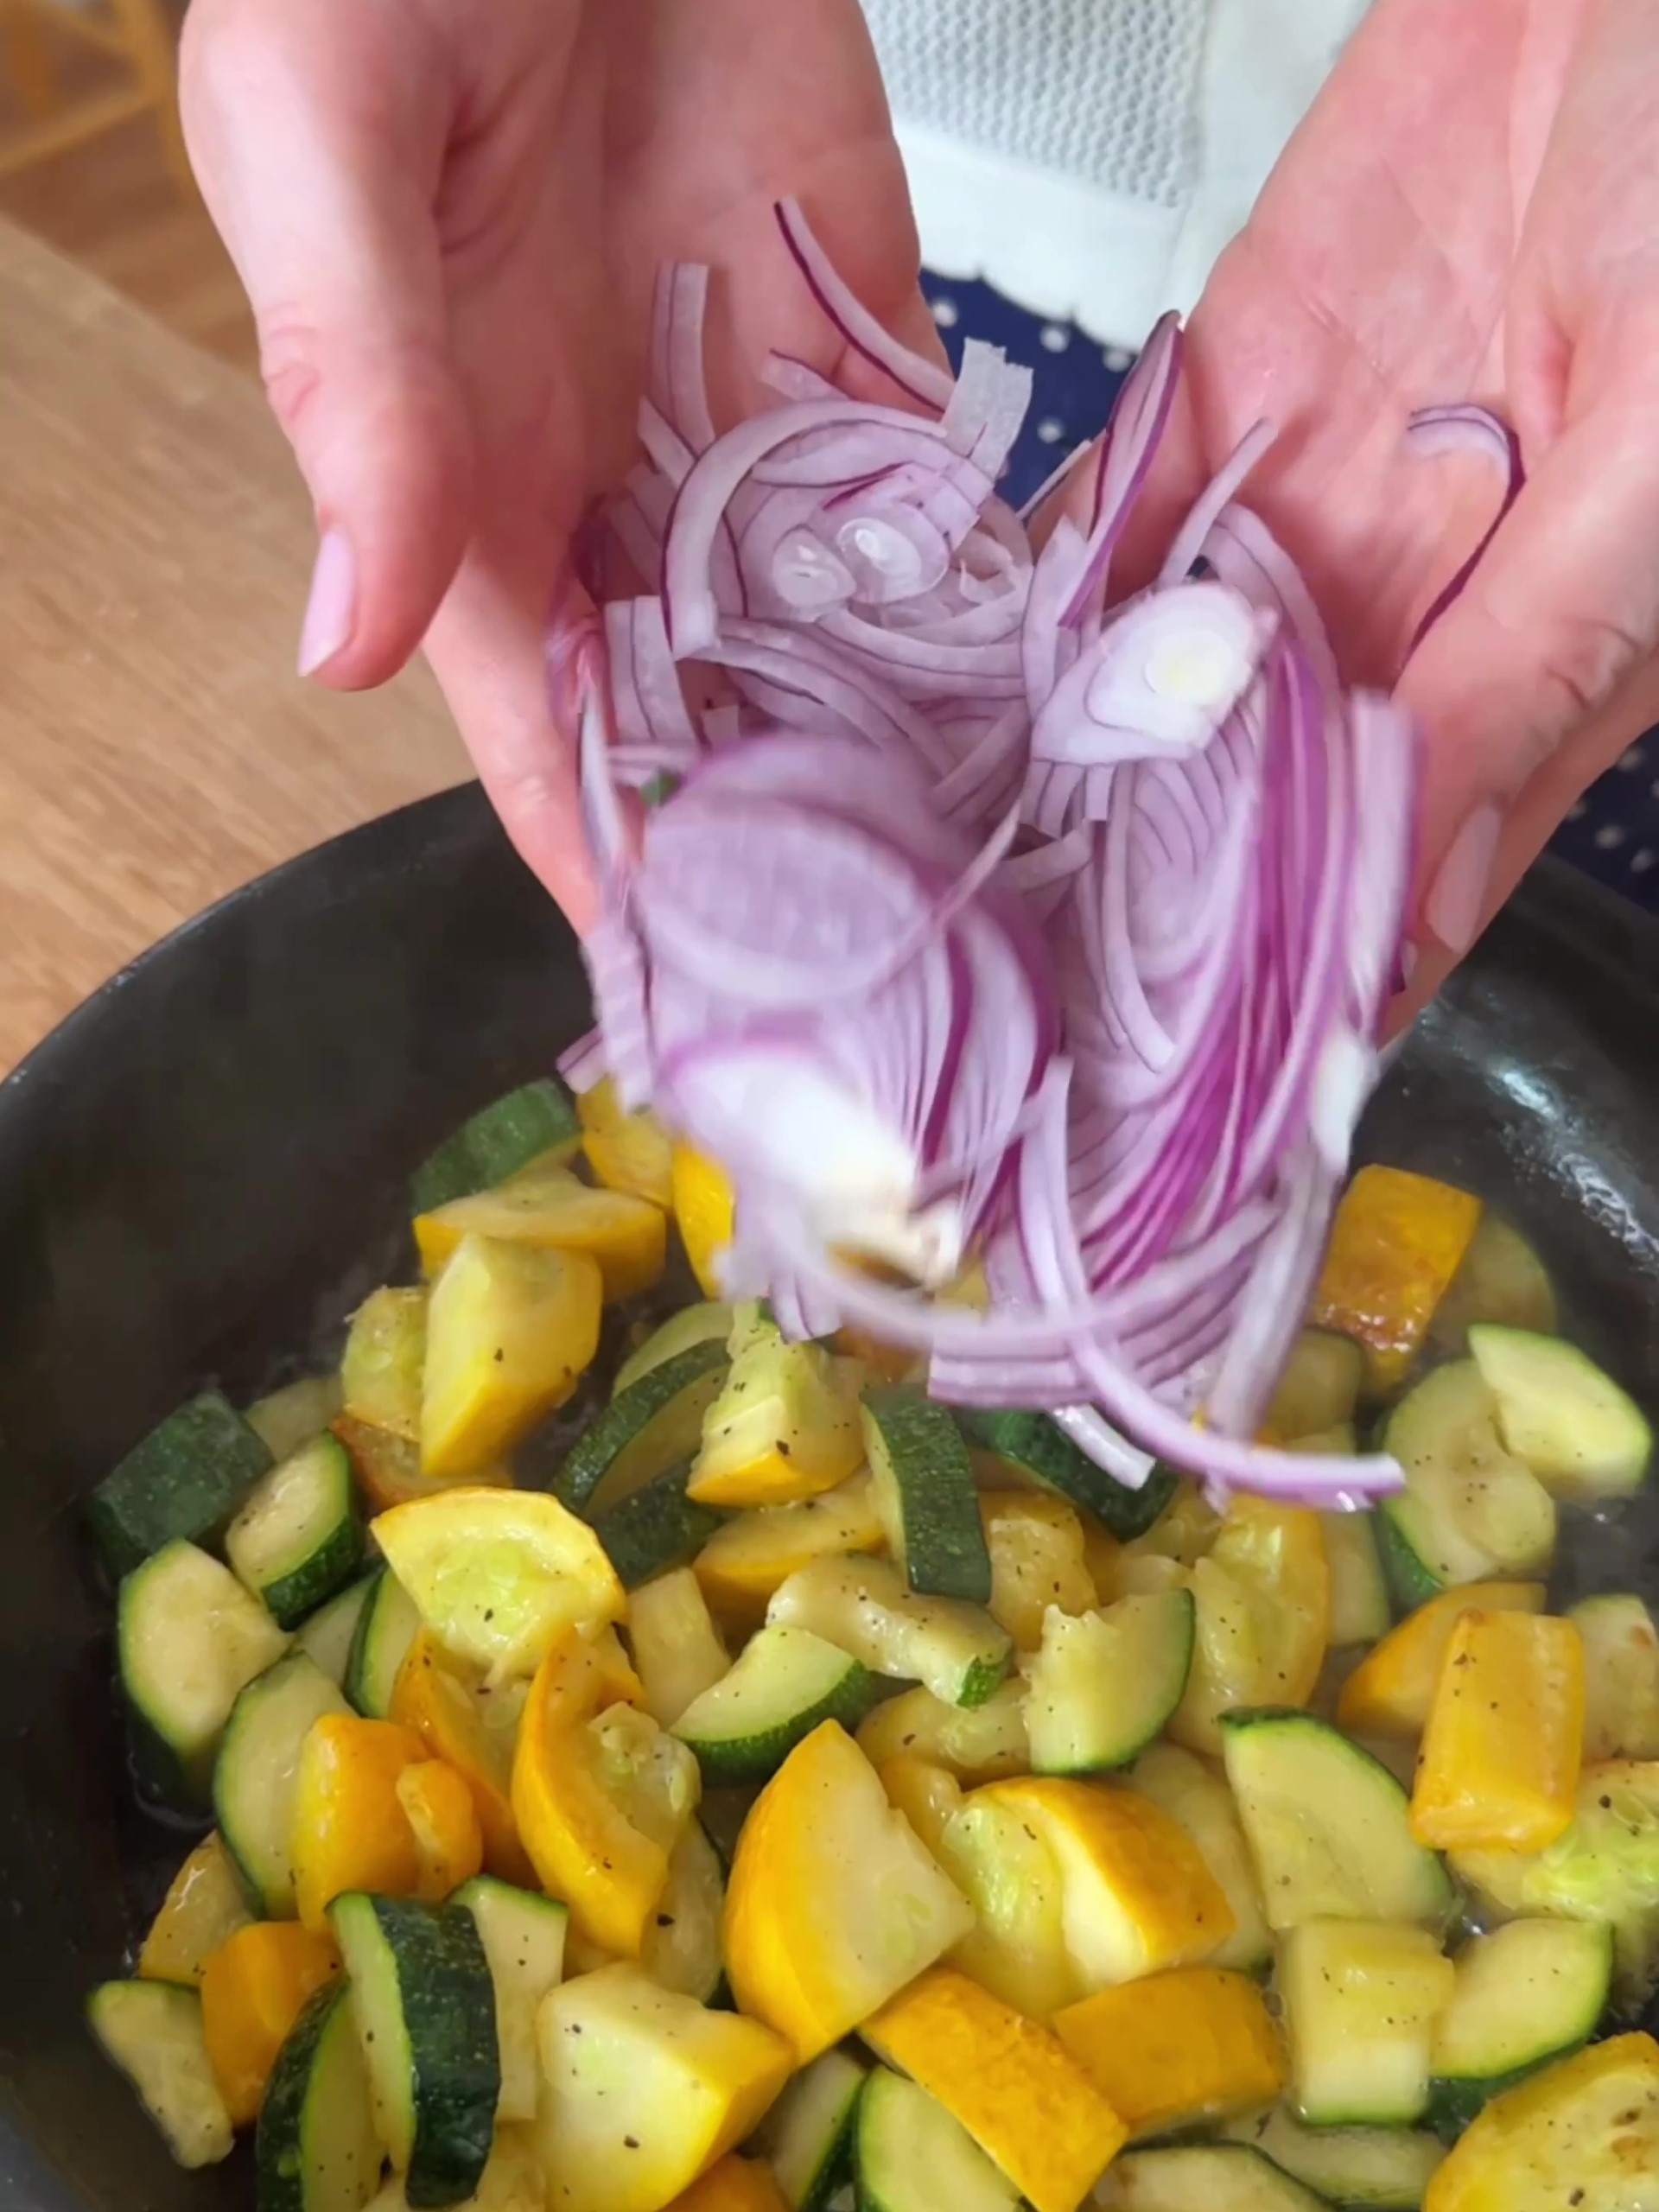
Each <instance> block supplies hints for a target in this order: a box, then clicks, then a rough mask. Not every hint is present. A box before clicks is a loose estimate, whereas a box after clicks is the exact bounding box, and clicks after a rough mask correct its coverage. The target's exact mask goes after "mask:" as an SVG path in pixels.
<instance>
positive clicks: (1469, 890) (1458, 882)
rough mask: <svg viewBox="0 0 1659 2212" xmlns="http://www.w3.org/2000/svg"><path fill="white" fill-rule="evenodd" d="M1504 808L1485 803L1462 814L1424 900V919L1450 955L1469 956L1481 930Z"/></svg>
mask: <svg viewBox="0 0 1659 2212" xmlns="http://www.w3.org/2000/svg"><path fill="white" fill-rule="evenodd" d="M1502 829H1503V808H1502V807H1501V806H1498V805H1496V804H1493V803H1492V802H1491V801H1490V800H1489V801H1488V802H1487V803H1486V804H1484V806H1478V807H1476V808H1474V809H1473V810H1472V811H1471V813H1469V814H1467V815H1465V817H1464V820H1463V823H1462V825H1461V827H1460V828H1459V830H1458V834H1457V836H1455V837H1453V839H1452V842H1451V843H1450V844H1449V845H1448V846H1447V847H1446V857H1445V859H1444V860H1443V861H1441V862H1440V868H1439V869H1438V871H1437V872H1436V874H1435V877H1434V880H1433V883H1431V884H1430V886H1429V887H1428V896H1427V898H1426V899H1424V901H1423V920H1424V922H1425V924H1426V925H1427V927H1428V928H1429V929H1430V930H1432V931H1433V933H1434V935H1435V936H1436V937H1437V938H1439V939H1440V943H1441V944H1443V945H1444V946H1445V947H1446V950H1447V951H1448V952H1458V953H1463V952H1467V950H1469V948H1470V946H1471V944H1473V943H1474V941H1475V933H1476V931H1478V929H1479V927H1480V918H1481V914H1482V912H1483V911H1484V907H1485V905H1486V887H1487V885H1488V884H1489V883H1490V882H1491V875H1492V862H1493V861H1495V860H1496V859H1497V840H1498V835H1499V832H1500V831H1501V830H1502Z"/></svg>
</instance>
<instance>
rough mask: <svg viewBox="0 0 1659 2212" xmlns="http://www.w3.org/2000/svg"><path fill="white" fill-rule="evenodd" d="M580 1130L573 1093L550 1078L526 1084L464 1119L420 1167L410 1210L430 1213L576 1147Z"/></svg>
mask: <svg viewBox="0 0 1659 2212" xmlns="http://www.w3.org/2000/svg"><path fill="white" fill-rule="evenodd" d="M581 1135H582V1128H581V1124H580V1123H579V1122H578V1121H577V1119H576V1109H575V1104H574V1103H573V1102H572V1100H571V1097H570V1094H569V1091H567V1090H565V1088H564V1086H563V1084H560V1083H555V1082H553V1081H552V1080H551V1079H550V1078H546V1079H543V1081H541V1082H539V1083H526V1084H522V1085H521V1086H520V1087H519V1089H518V1090H509V1091H508V1092H507V1093H506V1094H505V1096H504V1097H500V1098H497V1099H494V1100H493V1101H492V1102H491V1103H490V1104H489V1105H487V1106H484V1107H480V1109H479V1111H478V1112H477V1113H476V1114H474V1115H473V1116H471V1117H470V1118H469V1119H468V1120H467V1121H465V1122H462V1123H461V1127H460V1128H458V1129H456V1130H455V1131H454V1134H453V1135H450V1136H448V1137H446V1138H445V1139H444V1141H443V1142H442V1144H441V1145H440V1146H439V1147H438V1148H437V1150H436V1151H435V1152H434V1153H431V1154H429V1155H428V1157H427V1158H426V1160H423V1163H422V1164H421V1166H419V1167H418V1168H417V1169H416V1173H415V1180H414V1185H413V1188H412V1191H411V1193H410V1196H411V1202H412V1210H413V1211H415V1212H416V1213H429V1212H430V1211H432V1209H433V1208H434V1207H435V1206H442V1205H448V1204H449V1203H450V1201H451V1200H452V1199H454V1198H470V1197H471V1195H472V1193H473V1192H474V1191H487V1190H488V1189H489V1188H490V1186H491V1185H493V1184H495V1183H504V1182H505V1180H506V1179H507V1177H508V1176H509V1175H516V1174H517V1173H518V1171H519V1169H520V1168H523V1167H528V1166H530V1164H531V1160H539V1159H541V1158H543V1156H544V1155H545V1154H548V1153H550V1152H554V1151H556V1150H563V1148H565V1147H569V1149H570V1150H572V1151H574V1149H575V1146H576V1144H577V1142H578V1141H579V1140H580V1138H581Z"/></svg>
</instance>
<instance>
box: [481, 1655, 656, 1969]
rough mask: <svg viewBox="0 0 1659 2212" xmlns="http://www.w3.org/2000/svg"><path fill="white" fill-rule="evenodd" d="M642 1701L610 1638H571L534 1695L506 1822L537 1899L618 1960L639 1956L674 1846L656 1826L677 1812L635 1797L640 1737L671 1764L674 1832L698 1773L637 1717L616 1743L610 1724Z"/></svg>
mask: <svg viewBox="0 0 1659 2212" xmlns="http://www.w3.org/2000/svg"><path fill="white" fill-rule="evenodd" d="M642 1694H643V1693H642V1692H641V1690H640V1688H639V1680H638V1677H637V1676H636V1675H634V1674H633V1672H632V1669H631V1668H630V1667H629V1666H628V1664H627V1662H626V1660H625V1659H624V1658H623V1656H622V1652H621V1647H620V1645H619V1644H618V1643H617V1641H616V1637H615V1636H614V1635H613V1634H611V1633H608V1632H607V1634H606V1635H604V1636H603V1637H599V1638H598V1639H597V1640H591V1641H590V1640H589V1639H588V1638H587V1637H583V1636H582V1635H580V1634H579V1633H578V1632H577V1631H575V1630H571V1631H570V1632H569V1634H568V1635H567V1636H566V1637H565V1638H564V1640H563V1643H559V1644H557V1645H556V1646H555V1648H554V1649H552V1650H551V1651H550V1652H549V1654H548V1656H547V1657H546V1658H545V1659H544V1660H543V1662H542V1664H541V1667H540V1668H539V1669H538V1670H537V1675H536V1679H535V1681H533V1682H532V1683H531V1689H530V1696H529V1699H528V1700H527V1701H526V1703H525V1706H524V1719H523V1721H522V1722H521V1723H520V1725H519V1730H518V1750H517V1751H516V1753H515V1754H514V1758H513V1763H512V1809H513V1815H514V1818H515V1819H516V1820H517V1821H518V1834H519V1836H520V1838H521V1839H522V1840H523V1843H524V1848H525V1850H526V1851H527V1852H528V1853H530V1858H531V1864H532V1865H533V1866H534V1867H535V1869H536V1872H537V1876H538V1878H540V1881H541V1885H542V1887H543V1889H545V1890H546V1891H548V1892H549V1894H550V1896H552V1897H561V1898H563V1901H564V1903H565V1904H567V1905H569V1908H570V1916H571V1919H572V1922H573V1923H574V1924H575V1929H576V1930H577V1931H579V1932H580V1934H581V1935H582V1936H584V1937H585V1938H586V1939H587V1940H588V1942H592V1943H596V1944H598V1945H599V1946H600V1947H601V1949H603V1950H605V1951H607V1952H610V1953H611V1954H612V1955H615V1956H619V1957H621V1958H625V1959H635V1958H638V1957H639V1950H640V1946H641V1944H642V1943H643V1942H644V1941H645V1929H646V1926H647V1924H648V1923H649V1921H650V1918H651V1916H652V1913H653V1912H654V1911H655V1910H656V1908H657V1903H658V1898H659V1897H661V1896H662V1894H663V1891H664V1887H665V1886H666V1885H667V1882H668V1862H669V1854H670V1852H671V1850H672V1848H673V1845H674V1842H675V1840H676V1838H675V1836H674V1834H672V1833H671V1832H665V1831H669V1830H670V1829H671V1818H670V1817H665V1816H663V1815H664V1814H665V1815H672V1812H673V1808H671V1807H668V1808H662V1813H659V1804H660V1801H658V1802H652V1799H651V1797H650V1796H649V1795H648V1794H647V1792H646V1791H645V1790H643V1789H636V1788H633V1787H632V1786H631V1785H632V1784H633V1783H635V1782H636V1780H637V1778H638V1767H637V1764H636V1763H635V1761H634V1760H633V1758H632V1756H631V1754H632V1751H633V1749H634V1748H635V1746H636V1745H639V1744H640V1741H641V1738H642V1736H643V1732H645V1731H650V1732H652V1744H653V1745H654V1743H655V1742H656V1741H657V1740H658V1739H660V1742H661V1744H662V1745H663V1746H664V1748H665V1749H666V1750H668V1751H669V1752H670V1755H671V1756H672V1757H673V1758H674V1764H673V1767H672V1770H671V1773H672V1775H674V1776H677V1777H678V1784H679V1789H680V1793H681V1796H682V1800H683V1802H682V1803H681V1805H680V1807H679V1812H678V1824H679V1826H680V1827H683V1826H684V1824H685V1822H686V1821H689V1820H690V1817H691V1815H692V1814H693V1813H694V1812H695V1811H696V1761H695V1760H693V1759H690V1754H689V1753H685V1752H684V1747H683V1745H677V1744H676V1743H675V1742H674V1739H673V1738H671V1737H666V1736H664V1735H663V1733H662V1732H661V1731H660V1730H659V1729H658V1728H657V1726H656V1723H655V1722H654V1721H652V1719H651V1717H650V1715H649V1714H647V1713H636V1714H634V1716H633V1719H634V1720H635V1721H636V1722H637V1723H638V1724H639V1733H638V1734H636V1735H634V1736H632V1737H631V1738H629V1740H628V1742H627V1743H626V1744H622V1743H621V1742H620V1729H621V1726H622V1724H621V1723H620V1720H618V1719H616V1718H615V1716H616V1715H618V1714H619V1713H621V1712H622V1711H624V1710H625V1709H626V1704H627V1702H629V1701H631V1700H637V1699H639V1697H640V1696H642ZM607 1731H608V1735H607ZM644 1748H645V1749H646V1751H649V1750H650V1749H651V1748H652V1745H645V1747H644ZM681 1754H683V1759H682V1758H681V1757H679V1756H677V1755H681ZM687 1760H689V1761H690V1766H689V1771H688V1769H687V1766H686V1764H684V1763H683V1762H684V1761H687ZM664 1795H666V1793H664ZM642 1817H643V1819H644V1821H645V1823H646V1824H645V1825H642V1824H641V1820H642ZM653 1830H654V1831H655V1832H654V1833H653V1832H652V1831H653Z"/></svg>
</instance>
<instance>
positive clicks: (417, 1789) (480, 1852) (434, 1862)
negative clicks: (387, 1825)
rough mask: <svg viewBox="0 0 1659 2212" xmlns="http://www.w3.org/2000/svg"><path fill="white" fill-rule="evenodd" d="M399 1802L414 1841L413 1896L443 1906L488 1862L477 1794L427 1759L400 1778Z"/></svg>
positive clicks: (435, 1761) (438, 1763)
mask: <svg viewBox="0 0 1659 2212" xmlns="http://www.w3.org/2000/svg"><path fill="white" fill-rule="evenodd" d="M397 1802H398V1804H399V1805H400V1806H401V1807H402V1808H403V1814H404V1819H405V1820H406V1821H408V1822H409V1830H410V1834H411V1835H412V1836H413V1838H414V1839H415V1860H416V1869H417V1872H416V1882H415V1894H416V1897H419V1898H420V1899H421V1900H422V1901H423V1904H442V1903H443V1900H444V1899H445V1898H446V1897H448V1895H449V1893H450V1892H451V1891H453V1890H458V1889H459V1888H460V1887H461V1884H462V1883H463V1882H470V1881H471V1880H472V1878H473V1877H474V1874H476V1873H478V1872H480V1869H481V1868H482V1866H483V1864H484V1836H483V1831H482V1830H481V1829H480V1827H479V1824H478V1814H477V1811H476V1809H475V1808H474V1804H473V1793H472V1791H471V1790H470V1789H468V1788H467V1784H466V1783H465V1782H463V1781H462V1779H461V1777H460V1775H458V1774H457V1773H456V1772H455V1770H454V1767H451V1766H446V1765H445V1764H443V1761H442V1759H423V1760H422V1761H421V1762H420V1764H418V1765H417V1766H406V1767H405V1768H404V1770H403V1772H402V1773H401V1774H400V1775H399V1776H398V1777H397Z"/></svg>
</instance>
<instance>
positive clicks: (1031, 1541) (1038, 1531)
mask: <svg viewBox="0 0 1659 2212" xmlns="http://www.w3.org/2000/svg"><path fill="white" fill-rule="evenodd" d="M979 1517H980V1522H981V1524H982V1527H983V1529H984V1531H985V1548H986V1549H987V1551H988V1552H989V1554H990V1557H991V1602H990V1613H991V1617H992V1618H993V1619H994V1620H995V1621H996V1622H998V1623H999V1624H1001V1626H1002V1627H1003V1628H1005V1629H1007V1631H1008V1634H1009V1635H1010V1636H1011V1637H1013V1638H1014V1649H1015V1650H1016V1651H1034V1650H1036V1649H1037V1647H1038V1645H1039V1643H1041V1642H1042V1640H1043V1615H1044V1614H1045V1612H1046V1611H1047V1610H1048V1608H1049V1606H1051V1605H1058V1607H1059V1609H1060V1611H1062V1612H1063V1613H1086V1612H1089V1611H1092V1609H1093V1607H1094V1605H1095V1602H1096V1599H1095V1585H1094V1578H1093V1577H1092V1576H1091V1575H1090V1572H1089V1563H1088V1555H1087V1553H1086V1551H1085V1549H1084V1540H1083V1524H1082V1522H1081V1521H1080V1520H1079V1519H1078V1517H1077V1513H1076V1511H1075V1510H1074V1509H1073V1508H1072V1507H1071V1506H1070V1505H1068V1504H1067V1503H1066V1502H1065V1499H1064V1498H1063V1497H1055V1496H1054V1495H1053V1494H1052V1492H1051V1491H1032V1490H998V1491H983V1492H982V1493H981V1496H980V1500H979Z"/></svg>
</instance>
